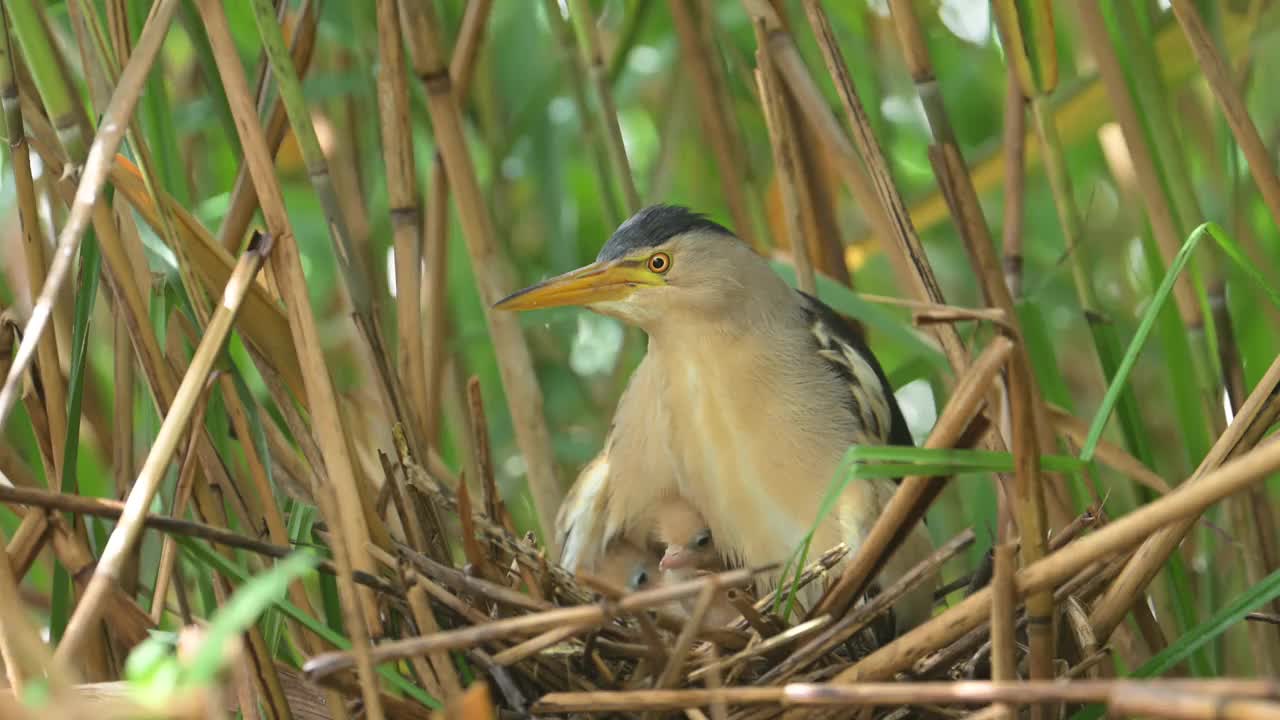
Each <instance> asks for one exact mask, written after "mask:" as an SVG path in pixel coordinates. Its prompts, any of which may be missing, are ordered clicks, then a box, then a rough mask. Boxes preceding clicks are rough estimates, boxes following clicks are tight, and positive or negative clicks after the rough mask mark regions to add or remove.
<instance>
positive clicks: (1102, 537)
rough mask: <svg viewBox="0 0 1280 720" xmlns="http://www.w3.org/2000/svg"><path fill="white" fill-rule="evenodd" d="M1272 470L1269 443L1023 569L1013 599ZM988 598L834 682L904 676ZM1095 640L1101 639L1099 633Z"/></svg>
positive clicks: (1278, 447) (980, 596) (1277, 465)
mask: <svg viewBox="0 0 1280 720" xmlns="http://www.w3.org/2000/svg"><path fill="white" fill-rule="evenodd" d="M1277 469H1280V442H1277V441H1275V440H1273V441H1271V442H1268V443H1266V444H1264V445H1260V446H1258V447H1257V448H1255V449H1254V450H1252V451H1251V452H1249V453H1247V454H1245V455H1243V456H1241V457H1239V458H1236V459H1234V460H1232V461H1231V462H1228V463H1226V464H1224V465H1222V466H1221V467H1219V468H1217V469H1216V470H1214V471H1212V472H1210V473H1207V474H1206V475H1205V476H1204V477H1203V478H1202V479H1201V480H1200V481H1199V482H1194V483H1183V484H1181V485H1179V486H1178V487H1177V489H1176V490H1174V491H1173V492H1171V493H1169V494H1168V495H1165V496H1164V497H1162V498H1159V499H1157V500H1154V501H1152V502H1151V503H1148V504H1147V505H1144V506H1143V507H1141V508H1138V509H1137V510H1134V511H1133V512H1132V513H1130V514H1128V515H1126V516H1124V517H1123V518H1121V519H1119V520H1116V521H1115V522H1112V523H1111V524H1109V525H1107V526H1105V527H1103V528H1101V529H1099V530H1097V531H1096V532H1093V533H1091V534H1089V535H1087V536H1085V537H1082V538H1080V539H1079V540H1076V541H1075V542H1073V543H1070V544H1068V545H1066V546H1065V547H1063V548H1062V549H1061V550H1058V551H1057V552H1055V553H1053V554H1051V555H1049V556H1047V557H1045V558H1044V559H1043V560H1040V561H1038V562H1036V563H1034V564H1032V565H1030V566H1028V567H1024V568H1022V569H1021V570H1019V571H1018V573H1017V575H1016V576H1015V577H1014V583H1015V585H1016V589H1017V594H1018V597H1025V596H1026V595H1027V594H1029V593H1032V592H1037V591H1043V590H1046V589H1052V588H1053V587H1055V586H1056V585H1057V584H1058V583H1061V582H1063V581H1064V580H1066V579H1067V578H1069V577H1071V576H1072V575H1074V574H1075V573H1077V572H1079V571H1080V570H1082V569H1083V568H1085V567H1086V566H1088V565H1089V564H1091V563H1093V562H1095V561H1096V560H1097V559H1098V558H1101V557H1106V556H1107V555H1109V554H1111V553H1114V552H1119V551H1122V550H1125V549H1127V548H1130V547H1133V546H1134V545H1136V544H1138V543H1139V542H1141V541H1142V540H1143V539H1144V538H1147V537H1149V536H1151V534H1152V533H1153V532H1155V531H1157V530H1159V529H1161V528H1163V527H1165V526H1167V525H1171V524H1174V523H1177V524H1181V523H1183V522H1185V519H1186V518H1189V517H1195V516H1198V515H1199V514H1200V513H1202V512H1204V510H1205V509H1206V508H1208V507H1209V506H1210V505H1212V504H1214V503H1216V502H1218V501H1220V500H1222V499H1223V498H1225V497H1229V496H1231V495H1232V494H1234V493H1236V492H1239V491H1240V490H1242V489H1244V488H1247V487H1249V486H1250V485H1251V484H1253V483H1254V482H1257V480H1258V479H1259V478H1260V477H1263V476H1265V475H1267V474H1268V473H1272V472H1275V471H1276V470H1277ZM1135 557H1136V556H1135ZM1112 587H1114V584H1113V586H1112ZM991 595H992V590H991V588H990V587H988V588H985V589H983V590H980V591H978V592H976V593H974V594H973V595H971V596H969V597H968V598H966V599H965V600H964V601H962V602H961V603H959V604H958V605H955V606H954V607H952V608H951V609H949V610H947V611H946V612H944V613H942V614H940V615H938V616H936V617H934V618H933V619H932V620H929V621H928V622H926V623H924V624H923V625H920V626H919V627H917V628H915V629H913V630H911V631H909V632H908V633H906V634H905V635H901V636H899V637H898V638H897V639H895V640H894V641H893V642H891V643H890V644H888V645H886V646H884V647H882V648H880V649H879V650H877V651H876V652H874V653H872V654H871V655H869V656H867V657H866V658H863V659H862V660H860V661H858V662H857V663H856V664H854V665H853V666H852V667H850V668H848V669H847V670H845V671H843V672H842V673H840V675H838V676H837V677H836V680H837V681H838V682H842V683H844V682H852V681H854V680H858V681H869V680H875V679H879V678H887V677H890V676H892V674H893V673H895V672H899V671H901V670H905V669H906V668H908V667H910V665H911V663H913V662H915V661H916V660H918V659H920V658H921V657H924V656H925V655H926V654H928V653H929V652H931V651H932V650H933V649H934V648H936V647H939V646H940V645H944V644H946V643H949V642H952V641H954V640H956V639H958V638H959V637H960V636H961V635H963V634H964V633H966V632H968V631H970V630H972V629H973V628H975V627H977V626H978V625H979V624H980V623H981V622H982V621H983V620H984V619H985V618H987V617H989V615H990V607H991ZM1095 613H1096V606H1095ZM1096 626H1097V623H1096V621H1095V627H1096ZM1098 637H1099V638H1102V637H1105V634H1103V633H1098Z"/></svg>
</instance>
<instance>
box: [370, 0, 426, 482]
mask: <svg viewBox="0 0 1280 720" xmlns="http://www.w3.org/2000/svg"><path fill="white" fill-rule="evenodd" d="M377 24H378V77H377V94H378V123H379V131H380V132H379V135H380V136H381V139H382V160H383V163H382V164H383V169H384V171H385V174H386V183H387V203H388V205H389V207H388V212H389V213H390V216H391V217H390V219H391V244H392V247H393V249H394V251H395V278H396V296H395V305H396V331H397V332H396V336H397V347H396V365H397V367H398V369H399V372H400V378H401V381H402V382H403V383H404V389H405V390H406V391H407V392H408V393H409V397H408V398H403V399H399V400H396V399H393V402H395V403H404V404H407V405H408V408H409V413H408V416H407V417H403V418H402V421H406V427H405V433H406V434H407V435H408V436H409V441H410V442H409V446H410V447H411V448H412V449H413V452H414V454H415V455H417V456H418V457H422V456H423V454H424V452H425V450H426V438H425V437H424V436H423V435H422V431H423V429H424V428H425V427H426V407H425V406H424V404H423V403H425V402H426V398H427V375H426V372H427V365H426V350H427V346H426V345H425V344H424V341H423V338H422V248H423V245H422V230H423V224H422V209H421V207H420V205H419V204H418V203H419V196H418V174H417V169H416V166H415V164H414V158H413V133H412V129H411V127H410V123H411V119H410V110H409V73H408V68H407V66H406V63H405V51H404V44H403V43H402V42H401V36H400V27H399V22H398V20H397V17H396V6H395V3H378V5H377Z"/></svg>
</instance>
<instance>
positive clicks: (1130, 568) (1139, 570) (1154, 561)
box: [1090, 358, 1280, 640]
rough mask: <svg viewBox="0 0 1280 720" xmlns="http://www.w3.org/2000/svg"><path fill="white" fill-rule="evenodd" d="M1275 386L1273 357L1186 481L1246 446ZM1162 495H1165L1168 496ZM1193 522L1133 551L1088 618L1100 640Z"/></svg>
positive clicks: (1278, 363)
mask: <svg viewBox="0 0 1280 720" xmlns="http://www.w3.org/2000/svg"><path fill="white" fill-rule="evenodd" d="M1278 386H1280V358H1276V360H1275V361H1274V362H1272V363H1271V367H1270V368H1268V369H1267V372H1266V374H1265V375H1264V376H1263V377H1262V379H1261V380H1259V381H1258V385H1257V386H1256V387H1255V388H1254V389H1253V392H1251V393H1250V394H1249V397H1248V398H1246V399H1245V402H1244V405H1242V406H1241V408H1240V412H1239V413H1237V414H1236V416H1235V417H1234V418H1233V419H1232V421H1231V424H1230V425H1229V426H1227V429H1226V431H1224V432H1223V433H1222V435H1220V436H1219V437H1218V440H1217V441H1216V442H1215V443H1214V444H1213V447H1211V448H1210V449H1209V452H1208V454H1207V455H1205V458H1204V460H1203V461H1201V463H1200V467H1198V468H1197V469H1196V471H1195V473H1193V474H1192V475H1191V477H1190V478H1188V479H1187V480H1186V482H1187V483H1190V484H1197V483H1201V482H1204V481H1205V479H1207V478H1208V477H1210V476H1212V475H1214V474H1216V472H1215V471H1219V470H1220V468H1221V467H1222V466H1223V463H1224V462H1225V461H1226V460H1228V459H1229V458H1232V457H1233V456H1236V455H1237V454H1238V453H1239V452H1240V451H1241V450H1242V449H1243V448H1245V447H1248V445H1245V444H1244V443H1243V442H1242V441H1243V440H1244V439H1245V435H1246V433H1247V432H1248V431H1249V430H1250V428H1251V427H1252V426H1253V425H1255V424H1256V423H1257V422H1258V420H1259V419H1260V415H1261V414H1262V413H1263V412H1264V407H1265V406H1266V405H1268V404H1269V403H1270V398H1271V396H1272V393H1274V392H1275V390H1276V388H1277V387H1278ZM1267 424H1268V425H1269V424H1270V423H1269V422H1268V423H1267ZM1255 442H1256V441H1255ZM1182 489H1183V488H1182V486H1181V485H1180V486H1178V490H1182ZM1170 494H1172V493H1170ZM1165 497H1168V495H1166V496H1165ZM1194 524H1195V517H1189V518H1184V519H1181V520H1179V521H1178V522H1174V523H1171V524H1170V525H1169V526H1168V527H1165V528H1161V529H1160V530H1159V531H1158V532H1156V533H1155V534H1154V535H1152V536H1151V537H1150V538H1148V539H1147V540H1146V541H1145V542H1143V544H1142V547H1140V548H1139V549H1138V550H1137V552H1135V553H1134V554H1133V557H1132V558H1131V559H1130V560H1129V563H1128V565H1127V566H1126V567H1125V568H1124V570H1122V571H1121V573H1120V575H1119V576H1118V577H1117V578H1116V580H1115V582H1113V583H1112V584H1111V587H1110V588H1108V589H1107V592H1106V594H1104V595H1103V597H1102V598H1101V599H1100V600H1099V601H1098V602H1097V603H1096V604H1095V605H1094V607H1093V612H1092V614H1091V615H1090V620H1091V621H1092V622H1093V629H1094V632H1095V633H1097V635H1098V638H1099V639H1100V640H1105V639H1106V638H1108V637H1110V636H1111V633H1112V631H1114V630H1115V628H1116V626H1117V625H1119V624H1120V621H1121V620H1122V619H1123V618H1124V616H1125V614H1126V613H1127V612H1128V610H1129V608H1130V607H1132V606H1133V605H1134V604H1135V603H1136V602H1138V601H1139V600H1140V598H1141V596H1142V590H1143V588H1145V587H1146V586H1147V584H1148V583H1150V582H1151V580H1152V578H1154V577H1155V575H1156V573H1157V572H1159V570H1160V568H1161V567H1163V566H1164V564H1165V562H1166V561H1167V560H1168V559H1169V555H1170V554H1171V553H1172V552H1173V551H1174V549H1175V548H1177V546H1178V544H1179V543H1181V542H1182V539H1183V538H1184V537H1185V536H1186V534H1187V532H1188V531H1190V529H1191V527H1192V526H1193V525H1194Z"/></svg>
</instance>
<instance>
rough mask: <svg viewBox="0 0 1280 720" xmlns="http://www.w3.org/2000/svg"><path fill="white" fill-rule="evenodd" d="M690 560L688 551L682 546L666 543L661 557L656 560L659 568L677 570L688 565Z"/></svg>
mask: <svg viewBox="0 0 1280 720" xmlns="http://www.w3.org/2000/svg"><path fill="white" fill-rule="evenodd" d="M689 561H690V555H689V553H687V552H685V551H684V549H683V548H680V547H677V546H675V545H668V546H667V551H666V552H665V553H664V554H663V555H662V559H661V560H659V561H658V569H659V570H679V569H680V568H684V567H688V566H689Z"/></svg>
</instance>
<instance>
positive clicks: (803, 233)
mask: <svg viewBox="0 0 1280 720" xmlns="http://www.w3.org/2000/svg"><path fill="white" fill-rule="evenodd" d="M768 2H769V3H770V5H771V7H772V10H773V12H772V13H769V14H767V15H760V14H753V16H752V21H753V22H754V23H756V24H757V26H758V27H759V29H758V30H757V32H756V46H757V51H756V55H757V56H760V55H761V54H768V53H769V50H768V43H767V42H766V38H767V33H768V32H771V31H773V30H782V31H787V32H789V31H790V29H791V28H790V22H789V18H788V17H787V16H786V14H785V8H784V7H783V2H782V0H768ZM708 7H712V5H711V4H710V3H708ZM755 7H758V5H756V4H755V3H753V2H751V1H750V0H749V1H748V2H747V3H744V9H745V10H747V11H748V13H749V14H750V13H751V11H752V9H753V8H755ZM713 13H714V11H713ZM761 31H763V32H761ZM760 67H764V65H763V64H761V65H760ZM770 82H771V83H772V84H773V86H774V87H778V88H781V87H783V86H782V85H781V80H780V78H778V77H777V74H776V69H775V72H774V74H773V75H772V77H771V78H770ZM756 85H760V83H759V82H758V81H757V83H756ZM777 96H778V97H777V102H776V105H777V108H776V109H775V112H774V117H775V118H778V119H776V120H774V121H773V122H774V124H776V125H777V126H778V127H779V128H780V129H782V132H783V133H784V134H783V135H782V137H783V139H784V142H785V143H786V145H787V146H788V147H789V152H790V156H791V159H790V163H791V166H792V175H791V182H792V190H790V191H788V190H787V189H786V188H785V187H784V186H782V184H781V180H783V176H782V175H781V174H779V173H775V175H774V182H773V183H772V184H771V185H770V191H772V190H773V189H774V188H776V189H777V190H778V191H779V192H778V195H779V196H780V197H779V200H781V201H782V202H781V204H782V212H783V214H784V217H783V218H782V221H783V227H784V228H785V227H786V224H787V223H788V222H789V220H788V219H787V218H786V217H785V215H786V213H787V210H786V205H787V199H786V193H787V192H793V193H794V203H795V205H796V208H795V210H794V212H793V214H794V216H795V218H796V221H797V226H798V228H799V234H798V235H794V237H795V238H797V239H799V240H800V241H802V242H803V243H804V248H805V253H806V256H805V261H806V262H808V263H809V264H810V266H811V267H813V268H814V269H815V271H816V272H818V273H820V274H822V275H826V276H827V277H829V278H831V279H833V280H835V281H836V282H838V283H840V284H842V285H848V286H851V285H852V280H851V278H850V275H849V268H848V266H847V264H846V261H845V252H844V242H843V240H842V238H841V232H840V227H839V223H838V222H837V221H836V209H835V194H836V192H837V190H836V187H835V186H836V184H837V183H836V181H837V180H838V177H837V176H836V174H835V173H836V169H835V167H834V164H833V163H832V161H831V159H830V156H829V155H828V154H827V153H826V149H825V148H824V147H823V142H822V138H821V136H820V135H819V134H818V130H817V129H816V128H814V127H813V125H812V123H810V122H808V121H807V120H806V119H805V117H804V115H803V111H802V110H801V108H800V106H799V104H798V103H797V101H796V99H795V98H794V97H792V96H791V95H790V94H788V93H786V92H779V93H777ZM759 99H760V104H761V106H762V107H767V103H768V100H767V98H766V96H765V95H764V94H763V93H761V94H760V95H759ZM775 166H776V162H775ZM770 200H772V197H769V198H767V199H766V202H767V203H769V204H768V206H767V209H766V213H767V214H768V215H769V219H770V220H771V221H775V220H776V219H777V218H776V213H775V211H774V207H773V205H772V203H771V202H769V201H770ZM770 229H771V230H774V229H775V228H774V227H773V223H770ZM784 232H786V230H784ZM792 252H793V253H795V252H796V250H795V248H794V247H793V248H792ZM799 269H800V268H799V267H798V266H797V270H799ZM801 289H802V290H805V291H806V292H809V291H808V290H807V289H806V288H805V287H804V286H803V285H802V286H801ZM854 324H855V326H857V328H858V331H859V332H862V327H861V323H859V322H855V323H854Z"/></svg>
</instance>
